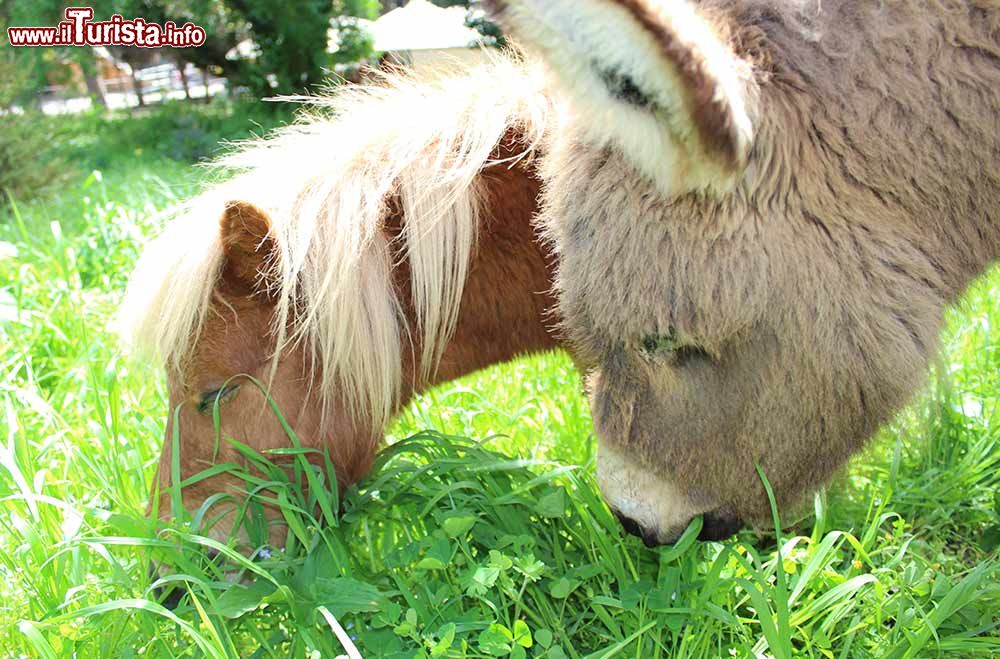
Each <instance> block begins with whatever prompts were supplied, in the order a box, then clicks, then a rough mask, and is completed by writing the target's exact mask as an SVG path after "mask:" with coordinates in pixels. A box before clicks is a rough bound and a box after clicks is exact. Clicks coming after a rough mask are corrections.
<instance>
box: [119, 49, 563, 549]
mask: <svg viewBox="0 0 1000 659" xmlns="http://www.w3.org/2000/svg"><path fill="white" fill-rule="evenodd" d="M313 102H314V103H315V104H319V105H320V106H322V107H321V108H320V111H319V112H317V111H315V110H314V111H313V113H312V114H313V115H318V116H309V117H307V118H306V119H304V120H302V121H300V122H299V123H298V124H296V125H293V126H290V127H286V128H284V129H282V130H280V131H278V132H277V133H276V134H275V135H272V136H270V137H269V138H268V139H266V140H261V141H258V142H252V143H250V144H248V145H245V146H243V147H242V148H241V149H239V150H237V151H236V152H235V153H234V154H233V155H231V156H230V157H228V158H227V159H225V160H224V161H223V162H222V163H221V164H222V165H223V168H224V171H225V173H226V174H228V175H230V178H228V179H227V180H225V181H224V182H221V183H219V184H218V185H216V186H213V187H211V188H209V189H208V190H207V191H206V192H205V193H204V194H202V195H201V196H199V197H197V198H195V199H194V200H192V201H190V202H188V203H187V204H185V205H183V206H182V207H181V208H180V209H179V210H178V211H177V213H176V217H175V218H174V219H172V220H171V221H170V223H169V224H168V225H167V227H166V229H165V231H164V232H163V234H162V235H161V236H160V237H158V238H157V239H156V240H155V241H153V242H152V243H151V244H150V245H148V246H147V248H146V249H145V251H144V254H143V256H142V258H141V259H140V261H139V263H138V265H137V267H136V270H135V272H134V273H133V276H132V280H131V281H130V283H129V288H128V292H127V295H126V299H125V302H124V303H123V305H122V314H121V330H122V332H123V334H124V335H125V337H126V339H127V340H128V342H129V343H130V344H131V345H132V346H133V347H134V348H136V349H137V350H135V351H134V352H138V353H139V354H143V353H145V354H149V355H151V356H153V357H154V358H155V359H157V360H160V361H161V362H162V363H163V364H164V365H165V366H166V370H167V375H168V383H169V394H170V401H169V405H170V416H169V420H168V423H167V429H166V440H165V443H164V451H163V457H162V459H161V461H160V469H159V477H158V487H159V490H160V496H161V498H160V505H159V510H160V513H161V515H163V516H165V517H166V516H169V515H170V514H171V512H172V506H171V505H169V502H168V499H167V492H168V491H176V489H174V488H171V486H172V485H176V484H177V483H176V481H177V480H178V479H180V481H181V482H182V484H183V485H184V487H183V488H182V492H183V499H184V501H183V503H184V505H185V507H186V508H187V509H188V510H197V509H199V508H201V507H202V506H203V505H205V504H206V502H209V505H212V504H213V502H216V501H218V500H219V498H218V497H216V496H214V495H217V494H222V493H230V494H235V495H237V497H239V494H240V493H241V492H244V491H246V489H247V488H246V484H245V483H243V482H238V479H237V478H236V477H234V476H232V475H231V474H230V473H229V472H226V471H224V470H223V471H221V473H220V468H219V467H218V465H221V464H224V463H237V464H244V463H245V462H246V461H245V456H243V455H242V454H241V453H240V451H239V449H238V448H237V447H236V445H234V444H233V443H232V442H230V439H232V440H236V441H237V442H239V443H242V444H244V445H247V446H249V447H250V448H252V449H253V450H255V451H257V452H266V451H267V450H268V449H275V448H287V447H288V446H289V445H290V441H291V438H290V436H289V435H290V434H291V433H294V434H295V435H296V437H297V438H298V441H299V442H300V443H301V444H302V446H303V447H305V448H307V449H313V452H311V453H310V454H309V459H310V460H311V461H313V462H314V463H316V465H317V466H319V467H322V466H324V465H325V464H326V461H325V458H324V453H326V454H328V455H329V457H330V460H331V462H332V464H333V467H334V469H335V470H336V476H337V480H338V484H339V486H340V487H341V488H343V487H345V486H347V485H351V484H353V483H355V482H356V481H357V480H359V479H360V478H361V477H362V476H363V475H364V474H365V473H366V472H367V470H368V468H369V467H370V465H371V463H372V459H373V457H374V454H375V451H376V449H377V447H378V445H379V443H380V440H381V437H382V434H383V431H384V428H385V426H386V424H387V422H388V421H389V419H390V418H391V417H392V416H393V415H394V414H395V413H396V412H397V411H398V409H399V407H400V406H401V405H402V404H403V403H405V402H406V400H407V399H408V398H409V396H411V395H412V393H413V392H414V391H415V390H419V389H420V388H421V387H423V386H426V385H429V384H433V383H434V382H437V381H442V380H446V379H451V378H454V377H458V376H460V375H462V374H464V373H467V372H469V371H472V370H475V369H477V368H482V367H484V366H486V365H488V364H490V363H495V362H497V361H501V360H504V359H509V358H511V357H512V356H514V355H516V354H518V353H520V352H525V351H531V350H538V349H541V348H545V347H549V346H551V345H552V339H551V337H550V336H549V333H548V332H547V331H546V326H545V324H544V320H543V313H542V311H541V308H542V307H544V306H546V304H547V303H548V301H549V298H548V297H546V296H545V295H543V294H540V293H539V292H541V291H548V289H549V288H550V276H549V273H550V270H549V267H548V263H547V261H546V259H545V258H544V257H543V255H542V248H541V247H540V246H539V245H537V241H536V240H535V235H534V232H533V230H532V227H531V226H530V218H531V217H532V216H533V215H534V212H535V210H536V199H537V196H538V182H537V180H536V177H535V175H534V173H533V167H532V166H531V165H530V158H525V156H526V155H528V153H529V152H530V151H531V150H532V148H533V147H534V145H535V143H536V142H537V141H538V139H539V135H540V133H541V132H542V130H543V127H544V122H545V117H546V114H547V109H548V100H547V97H546V95H545V94H544V90H543V88H542V87H541V85H540V78H539V77H538V76H536V75H534V74H533V73H532V72H531V71H530V70H528V69H526V68H525V67H523V66H522V65H520V64H517V63H514V62H512V61H509V60H506V59H499V60H497V61H494V62H491V63H489V64H487V65H484V66H482V67H480V68H478V69H477V70H476V73H475V74H471V73H469V72H464V74H463V75H458V76H449V77H436V78H435V79H434V80H432V81H425V80H418V79H415V78H412V77H409V76H405V75H399V74H390V75H387V76H386V77H385V79H384V80H382V81H381V83H380V84H373V85H368V86H350V87H346V88H342V89H340V90H339V91H338V93H337V94H336V95H335V96H332V97H321V98H318V99H314V101H313ZM481 221H482V222H481ZM480 223H482V225H483V226H482V235H477V234H478V233H479V230H480ZM474 248H476V249H474ZM466 293H467V295H466ZM175 438H176V439H179V442H177V441H175ZM175 445H177V446H178V447H179V449H180V451H179V455H178V456H176V457H177V460H175V459H174V457H175V456H174V455H173V449H174V446H175ZM272 455H273V454H272ZM265 457H266V456H265ZM275 461H276V462H280V461H281V460H280V459H279V460H275ZM177 462H179V463H180V464H179V466H180V470H179V473H177V470H176V469H175V468H174V466H175V463H177ZM213 467H215V468H214V469H213ZM206 470H210V471H208V472H206ZM203 472H204V473H203ZM212 474H215V475H214V476H212ZM206 476H211V477H206ZM231 501H232V500H231V499H230V500H229V501H227V503H229V502H231ZM231 510H236V507H232V508H231ZM270 512H271V513H272V514H271V515H270V517H272V518H274V519H280V515H275V514H273V513H275V512H276V511H273V510H272V511H270ZM221 516H222V513H221V512H220V511H218V510H215V511H211V512H209V513H205V514H202V515H201V518H203V519H206V520H213V519H217V518H220V517H221ZM232 521H233V516H232V515H229V516H228V517H226V519H225V520H222V521H220V522H219V523H218V524H216V525H215V527H214V528H213V529H212V533H213V534H214V535H216V536H226V535H228V534H229V532H230V530H231V529H232ZM272 531H273V532H272V534H271V535H272V538H271V542H272V544H279V543H280V539H281V538H280V534H281V532H282V528H281V525H280V524H275V525H274V526H273V528H272Z"/></svg>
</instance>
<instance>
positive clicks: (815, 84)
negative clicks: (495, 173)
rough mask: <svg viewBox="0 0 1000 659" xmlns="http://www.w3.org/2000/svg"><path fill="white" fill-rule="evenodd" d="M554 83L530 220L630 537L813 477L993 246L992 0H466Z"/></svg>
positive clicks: (898, 379)
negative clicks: (486, 12) (543, 247)
mask: <svg viewBox="0 0 1000 659" xmlns="http://www.w3.org/2000/svg"><path fill="white" fill-rule="evenodd" d="M488 4H489V5H490V11H492V13H493V15H494V16H496V18H497V19H498V20H499V21H500V22H501V23H502V25H503V26H504V27H505V28H506V30H507V31H508V32H509V33H510V34H512V35H513V36H514V37H515V39H516V40H517V41H518V42H520V45H521V46H522V47H524V48H525V49H527V50H528V51H529V53H531V54H534V55H537V56H538V57H540V58H541V59H543V60H544V61H545V62H546V63H547V65H548V67H549V69H550V73H551V75H552V78H553V79H554V82H553V85H554V88H553V92H552V93H553V96H561V97H563V98H565V100H566V102H565V103H564V104H561V106H560V108H559V111H558V112H554V113H553V119H552V122H551V123H552V125H551V126H550V129H549V130H548V131H547V138H546V140H545V141H544V145H543V152H544V154H545V157H544V162H543V164H542V166H541V173H542V178H543V180H544V188H543V190H544V192H543V210H542V216H541V218H540V220H539V222H540V223H541V224H542V225H543V226H544V227H545V230H546V232H547V237H548V239H549V240H550V241H551V243H552V245H553V247H554V249H555V251H556V253H557V254H558V265H557V275H556V288H557V297H558V310H559V315H560V316H561V317H562V319H563V324H564V328H565V332H566V339H567V341H568V344H569V347H570V349H571V351H572V352H573V353H574V355H575V358H576V361H577V363H578V364H579V365H580V368H581V370H582V371H583V372H584V373H585V374H586V382H587V387H588V395H589V397H590V402H591V410H592V413H593V417H594V424H595V432H596V434H597V435H598V441H599V457H598V480H599V484H600V487H601V489H602V491H603V495H604V498H605V499H606V501H607V502H608V504H609V505H610V507H611V508H613V509H614V510H615V511H616V512H617V513H618V515H619V516H620V517H621V518H622V519H623V521H624V523H625V524H626V525H627V526H628V527H630V528H631V529H632V530H633V531H634V532H635V533H637V534H639V535H641V536H643V537H644V538H645V539H646V541H647V542H648V543H649V544H656V543H667V542H670V541H672V540H674V539H675V538H676V537H677V535H678V534H679V532H680V530H682V529H684V528H685V526H686V525H687V524H688V522H689V520H691V519H692V518H693V517H694V516H696V515H704V526H703V527H702V528H703V530H702V536H703V537H705V538H721V537H724V536H728V535H731V534H732V533H733V532H734V531H735V530H737V529H738V528H740V527H742V526H744V525H745V524H748V523H752V524H756V523H761V522H764V520H766V519H767V518H768V517H769V507H768V499H767V497H766V496H765V488H764V486H763V483H762V480H761V479H760V476H759V474H758V472H757V469H756V468H757V466H759V467H760V468H761V470H762V471H763V473H764V474H765V475H766V477H767V479H768V480H769V481H770V484H771V485H772V486H773V489H774V493H775V496H776V499H777V502H778V504H779V505H782V506H788V505H795V503H796V502H798V501H800V500H801V499H802V498H803V496H804V495H805V494H806V493H808V492H810V491H812V490H814V489H815V488H817V487H818V486H819V485H821V484H822V483H823V482H824V481H825V480H826V479H828V478H829V476H830V475H831V473H832V472H833V471H834V470H835V469H837V468H838V467H839V466H841V465H842V464H843V463H844V462H845V460H846V459H847V458H848V456H850V455H851V454H853V453H855V452H856V451H858V450H859V449H860V448H861V447H862V446H863V445H864V443H865V442H866V441H867V440H868V439H869V438H870V437H871V436H872V435H873V434H874V432H875V431H876V429H877V428H878V427H879V425H880V424H882V423H883V422H885V421H886V420H887V419H889V418H890V417H891V416H892V415H893V414H894V413H895V412H896V411H898V410H899V409H900V408H901V406H903V405H904V404H905V403H906V402H907V401H908V400H909V399H910V398H911V397H912V395H913V394H914V392H915V391H916V390H917V388H918V387H920V386H921V384H922V382H923V381H924V379H925V377H926V370H927V365H928V361H929V360H930V359H931V358H932V356H933V355H934V352H935V349H936V344H937V341H938V335H939V332H940V329H941V323H942V314H943V310H944V309H945V307H946V306H947V305H948V304H951V303H953V302H955V301H956V300H957V299H958V298H959V297H960V296H961V294H962V292H963V291H964V290H965V289H966V288H967V286H968V285H969V284H970V282H971V281H972V280H973V279H974V278H976V277H977V276H979V275H980V274H982V273H983V272H984V271H985V270H986V269H987V268H988V267H989V266H990V265H991V263H993V262H994V261H995V260H996V259H997V258H998V256H1000V167H998V163H1000V124H998V121H1000V3H998V2H997V0H912V1H909V2H862V1H860V0H822V2H820V1H819V0H700V1H697V2H695V1H693V0H572V1H570V0H488Z"/></svg>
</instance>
